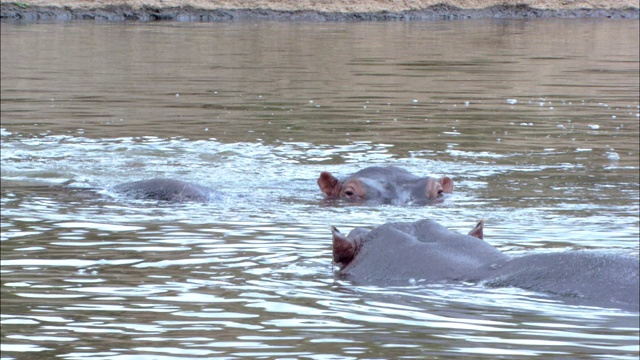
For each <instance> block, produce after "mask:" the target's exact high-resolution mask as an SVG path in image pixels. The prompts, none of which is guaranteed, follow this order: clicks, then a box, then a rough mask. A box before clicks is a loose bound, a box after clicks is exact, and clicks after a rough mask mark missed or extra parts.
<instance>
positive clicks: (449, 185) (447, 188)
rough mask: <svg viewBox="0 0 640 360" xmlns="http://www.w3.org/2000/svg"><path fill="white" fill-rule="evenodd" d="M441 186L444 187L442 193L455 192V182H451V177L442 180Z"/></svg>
mask: <svg viewBox="0 0 640 360" xmlns="http://www.w3.org/2000/svg"><path fill="white" fill-rule="evenodd" d="M440 185H442V191H444V192H446V193H450V192H453V180H451V179H450V178H449V177H447V176H445V177H443V178H442V179H440Z"/></svg>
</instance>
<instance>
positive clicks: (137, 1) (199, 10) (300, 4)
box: [0, 0, 640, 21]
mask: <svg viewBox="0 0 640 360" xmlns="http://www.w3.org/2000/svg"><path fill="white" fill-rule="evenodd" d="M0 9H1V15H0V17H1V18H2V19H3V20H27V21H35V20H103V21H157V20H170V21H235V20H282V21H358V20H446V19H474V18H549V17H560V18H586V17H598V18H631V19H637V18H639V14H640V10H639V3H638V1H637V0H594V1H585V0H566V1H553V0H528V1H527V0H515V1H514V0H511V1H509V0H507V1H498V0H448V1H447V0H445V1H443V0H440V1H438V0H404V1H403V0H398V1H393V0H392V1H388V0H387V1H385V0H370V1H363V2H357V3H354V2H352V1H349V0H327V1H315V0H301V1H297V0H270V1H269V0H258V1H250V0H221V1H206V0H98V1H89V0H71V1H64V0H21V1H2V2H0Z"/></svg>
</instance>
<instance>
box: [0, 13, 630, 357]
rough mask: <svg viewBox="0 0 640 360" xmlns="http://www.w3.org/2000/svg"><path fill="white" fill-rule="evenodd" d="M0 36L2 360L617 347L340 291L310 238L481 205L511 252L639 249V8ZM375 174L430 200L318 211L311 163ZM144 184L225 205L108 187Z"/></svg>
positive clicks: (376, 291)
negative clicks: (395, 170)
mask: <svg viewBox="0 0 640 360" xmlns="http://www.w3.org/2000/svg"><path fill="white" fill-rule="evenodd" d="M0 32H1V42H0V46H1V50H2V52H1V60H2V61H1V66H2V73H1V76H2V87H1V95H2V96H1V102H2V113H1V116H2V121H1V122H2V125H1V128H2V130H1V132H2V134H1V135H2V136H1V139H2V151H1V158H2V170H1V171H2V173H1V174H2V179H1V180H2V183H1V185H2V191H1V193H2V197H1V204H2V214H1V217H2V235H1V240H2V242H1V246H2V262H1V266H0V270H1V271H2V273H1V274H2V288H1V295H2V300H1V302H2V310H1V312H2V318H1V324H2V328H1V330H0V331H1V333H2V340H1V341H2V358H3V359H10V358H16V359H40V358H42V359H45V358H60V359H133V358H135V359H138V358H140V359H184V358H224V359H234V358H308V359H351V358H429V357H439V358H462V357H467V358H474V359H475V358H491V359H494V358H525V357H526V358H534V357H543V358H571V359H575V358H603V357H607V358H613V359H637V357H638V355H639V353H640V350H639V346H638V336H639V329H638V328H639V325H638V321H639V320H638V313H637V312H625V311H622V310H618V309H606V308H595V307H579V306H571V305H568V304H566V303H563V302H562V301H559V300H558V298H555V297H552V296H548V295H545V294H537V293H531V292H528V291H526V290H519V289H489V288H483V287H481V286H477V285H473V284H437V285H431V286H427V285H421V284H420V283H419V281H417V282H408V283H407V285H406V286H399V287H373V286H357V285H355V284H352V283H350V282H349V281H347V280H342V279H337V278H335V277H334V276H333V269H332V267H331V260H330V259H331V247H330V246H331V245H330V240H331V237H330V232H329V226H330V225H335V226H337V227H338V228H339V229H341V230H342V231H348V230H350V229H351V228H353V227H355V226H366V227H373V226H376V225H378V224H381V223H384V222H387V221H415V220H417V219H421V218H425V217H429V218H432V219H434V220H437V221H439V222H441V223H442V224H444V225H445V226H447V227H449V228H451V229H454V230H457V231H460V232H465V233H466V232H467V231H468V230H469V229H471V228H472V227H473V225H474V223H475V221H476V220H478V219H480V218H484V219H485V221H486V227H485V239H486V241H489V242H491V243H492V244H493V245H495V246H497V247H498V248H499V249H500V250H502V251H504V252H507V253H509V254H510V255H514V256H515V255H519V254H523V253H526V252H550V251H566V250H575V249H600V250H604V251H611V252H619V253H627V254H628V253H631V254H636V255H637V254H638V252H639V248H640V246H639V245H638V237H639V235H640V232H639V220H638V211H639V203H640V201H639V197H640V191H639V186H640V184H639V179H638V171H639V157H638V152H639V145H638V135H639V127H638V123H639V113H640V109H639V105H640V104H639V93H640V91H639V85H638V84H639V75H638V73H639V70H638V69H639V59H638V53H639V48H638V47H639V45H638V44H639V39H638V33H639V25H638V22H637V21H635V20H630V21H626V20H606V19H591V20H589V19H578V20H535V21H531V20H512V21H507V20H472V21H464V22H457V21H451V22H407V23H385V22H381V23H280V22H234V23H212V24H194V23H147V24H140V23H103V24H95V23H84V22H67V23H23V24H20V23H3V24H2V27H1V30H0ZM371 165H397V166H402V167H405V168H407V169H408V170H410V171H412V172H414V173H418V174H424V175H434V176H441V175H447V176H450V177H451V178H452V179H454V181H455V182H456V188H455V190H454V193H453V194H451V195H449V196H448V197H447V198H446V200H445V201H444V202H443V203H442V204H437V205H434V206H428V207H417V206H406V207H400V206H391V205H387V206H378V207H367V206H350V205H347V204H341V203H327V202H325V201H323V198H322V195H321V194H320V191H319V190H318V189H317V187H316V184H315V179H316V178H317V176H318V175H319V173H320V172H321V171H323V170H329V171H332V172H333V173H335V174H337V175H344V174H348V173H350V172H353V171H355V170H357V169H360V168H363V167H365V166H371ZM153 176H165V177H176V178H181V179H184V180H189V181H194V182H198V183H201V184H203V185H207V186H210V187H213V188H215V189H216V190H219V191H221V192H223V193H226V194H227V197H226V198H225V200H224V201H222V202H219V203H211V204H163V203H157V202H145V201H136V200H129V199H126V198H122V197H121V196H118V195H116V194H114V193H112V192H111V191H110V187H111V186H113V185H115V184H117V183H120V182H123V181H130V180H138V179H142V178H149V177H153ZM63 185H66V186H63ZM390 256H393V255H392V254H390ZM398 260H399V261H402V259H401V258H400V259H398Z"/></svg>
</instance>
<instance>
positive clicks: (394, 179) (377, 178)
mask: <svg viewBox="0 0 640 360" xmlns="http://www.w3.org/2000/svg"><path fill="white" fill-rule="evenodd" d="M318 186H319V187H320V190H322V192H324V193H325V194H326V195H327V197H328V198H339V199H344V200H348V201H354V202H376V203H383V204H406V203H412V204H427V203H430V202H433V201H435V200H440V199H442V196H443V193H450V192H452V191H453V180H451V179H450V178H448V177H443V178H440V179H435V178H432V177H428V176H426V177H419V176H416V175H413V174H411V173H410V172H408V171H407V170H404V169H401V168H398V167H395V166H389V167H379V166H373V167H368V168H365V169H362V170H360V171H358V172H356V173H354V174H353V175H351V176H348V177H347V178H345V179H344V180H342V181H341V180H338V179H336V178H335V177H334V176H333V175H331V173H330V172H328V171H323V172H322V173H321V174H320V177H319V178H318Z"/></svg>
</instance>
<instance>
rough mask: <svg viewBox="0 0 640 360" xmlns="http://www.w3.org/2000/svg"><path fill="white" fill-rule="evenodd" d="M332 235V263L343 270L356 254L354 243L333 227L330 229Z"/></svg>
mask: <svg viewBox="0 0 640 360" xmlns="http://www.w3.org/2000/svg"><path fill="white" fill-rule="evenodd" d="M331 233H332V234H333V261H334V262H336V263H338V264H340V268H341V269H342V268H344V267H345V266H347V264H349V262H351V260H353V257H354V256H355V254H356V249H357V245H356V241H355V240H353V239H351V238H349V237H348V236H345V235H344V234H342V233H341V232H340V231H339V230H338V229H337V228H336V227H335V226H332V227H331Z"/></svg>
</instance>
